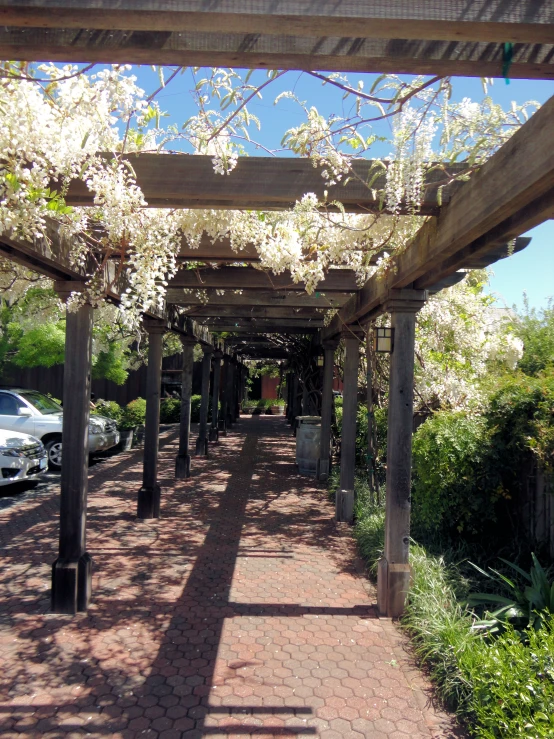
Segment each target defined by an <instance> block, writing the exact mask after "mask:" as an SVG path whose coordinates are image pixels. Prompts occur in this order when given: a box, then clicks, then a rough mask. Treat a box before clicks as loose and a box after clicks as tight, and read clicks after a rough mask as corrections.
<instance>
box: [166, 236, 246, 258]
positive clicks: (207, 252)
mask: <svg viewBox="0 0 554 739" xmlns="http://www.w3.org/2000/svg"><path fill="white" fill-rule="evenodd" d="M177 259H178V260H179V261H180V262H259V261H260V255H259V254H258V251H257V249H256V247H255V246H254V244H247V245H246V246H245V247H244V248H243V249H240V250H238V251H235V250H234V249H233V248H232V246H231V239H230V238H229V237H226V238H223V239H218V240H217V241H215V242H212V240H211V239H210V237H209V236H208V235H207V234H206V233H205V232H204V233H203V234H202V238H201V240H200V244H199V245H198V247H196V248H195V247H192V246H191V245H190V244H189V243H188V241H187V239H186V238H183V240H182V243H181V250H180V251H179V256H178V257H177Z"/></svg>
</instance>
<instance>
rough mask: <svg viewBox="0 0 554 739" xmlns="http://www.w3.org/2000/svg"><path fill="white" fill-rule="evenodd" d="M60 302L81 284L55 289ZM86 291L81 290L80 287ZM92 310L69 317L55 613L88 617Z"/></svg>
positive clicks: (54, 568)
mask: <svg viewBox="0 0 554 739" xmlns="http://www.w3.org/2000/svg"><path fill="white" fill-rule="evenodd" d="M55 286H56V290H57V291H58V294H59V295H60V297H61V298H62V299H67V298H68V297H69V295H70V294H71V292H72V291H74V290H79V287H80V284H77V285H72V283H71V282H62V283H56V285H55ZM81 287H82V286H81ZM92 326H93V309H92V306H91V305H90V304H89V303H85V304H84V305H81V306H80V307H79V308H77V310H72V311H69V310H68V311H66V323H65V364H64V378H63V459H62V472H61V480H60V541H59V552H58V558H57V559H56V561H55V562H54V564H53V565H52V611H53V612H54V613H69V614H74V613H77V611H86V610H87V608H88V606H89V604H90V599H91V578H92V559H91V557H90V555H89V554H88V553H87V551H86V519H87V491H88V427H89V414H90V370H91V358H92Z"/></svg>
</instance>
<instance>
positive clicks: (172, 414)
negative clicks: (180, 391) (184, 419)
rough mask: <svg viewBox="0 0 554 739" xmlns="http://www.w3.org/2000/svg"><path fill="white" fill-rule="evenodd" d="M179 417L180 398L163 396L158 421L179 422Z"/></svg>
mask: <svg viewBox="0 0 554 739" xmlns="http://www.w3.org/2000/svg"><path fill="white" fill-rule="evenodd" d="M180 418H181V400H180V399H179V398H164V400H162V402H161V403H160V423H179V420H180Z"/></svg>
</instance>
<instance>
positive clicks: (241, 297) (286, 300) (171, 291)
mask: <svg viewBox="0 0 554 739" xmlns="http://www.w3.org/2000/svg"><path fill="white" fill-rule="evenodd" d="M351 295H352V293H351V292H343V293H336V292H332V293H328V294H327V293H315V294H314V295H308V294H307V293H305V292H302V291H301V290H299V289H295V290H275V291H273V290H242V291H240V292H233V291H231V290H229V291H227V292H225V293H224V294H223V295H220V294H218V292H217V291H216V289H215V288H207V289H202V291H192V292H188V291H187V292H185V290H184V288H182V287H170V288H168V290H167V292H166V300H167V303H168V304H175V305H181V306H204V305H210V306H268V307H271V306H273V307H291V306H292V307H297V308H323V309H328V308H340V306H341V305H344V304H345V303H346V302H347V300H348V299H349V298H350V297H351Z"/></svg>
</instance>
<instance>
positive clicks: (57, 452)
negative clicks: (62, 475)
mask: <svg viewBox="0 0 554 739" xmlns="http://www.w3.org/2000/svg"><path fill="white" fill-rule="evenodd" d="M46 453H47V454H48V467H49V468H50V469H51V470H55V471H59V470H61V468H62V440H61V439H52V441H49V442H48V443H47V444H46Z"/></svg>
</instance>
